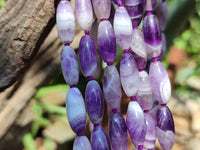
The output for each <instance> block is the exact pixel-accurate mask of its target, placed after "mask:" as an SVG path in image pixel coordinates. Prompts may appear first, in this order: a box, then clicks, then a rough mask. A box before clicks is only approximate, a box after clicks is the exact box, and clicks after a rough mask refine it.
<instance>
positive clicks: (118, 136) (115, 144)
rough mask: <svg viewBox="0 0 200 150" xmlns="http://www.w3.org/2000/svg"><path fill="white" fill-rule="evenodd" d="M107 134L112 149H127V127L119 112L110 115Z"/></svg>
mask: <svg viewBox="0 0 200 150" xmlns="http://www.w3.org/2000/svg"><path fill="white" fill-rule="evenodd" d="M109 135H110V142H111V146H112V149H113V150H127V147H128V135H127V127H126V123H125V120H124V118H123V116H122V115H121V114H120V113H114V114H113V115H112V116H111V118H110V124H109Z"/></svg>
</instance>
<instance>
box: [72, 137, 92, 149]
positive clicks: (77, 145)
mask: <svg viewBox="0 0 200 150" xmlns="http://www.w3.org/2000/svg"><path fill="white" fill-rule="evenodd" d="M81 149H84V150H92V147H91V144H90V142H89V140H88V138H87V137H86V136H78V137H76V139H75V141H74V145H73V150H81Z"/></svg>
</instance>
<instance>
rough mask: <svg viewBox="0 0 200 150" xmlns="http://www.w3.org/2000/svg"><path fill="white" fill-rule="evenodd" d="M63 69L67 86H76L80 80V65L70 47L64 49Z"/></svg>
mask: <svg viewBox="0 0 200 150" xmlns="http://www.w3.org/2000/svg"><path fill="white" fill-rule="evenodd" d="M61 67H62V72H63V76H64V78H65V81H66V82H67V84H69V85H76V84H77V83H78V80H79V65H78V60H77V56H76V53H75V52H74V50H73V48H71V47H70V46H64V47H63V49H62V52H61Z"/></svg>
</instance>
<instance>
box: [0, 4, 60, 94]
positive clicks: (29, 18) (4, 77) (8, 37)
mask: <svg viewBox="0 0 200 150" xmlns="http://www.w3.org/2000/svg"><path fill="white" fill-rule="evenodd" d="M57 3H58V0H8V1H7V3H6V5H5V7H4V8H2V9H1V10H0V29H1V30H0V39H1V40H0V54H1V57H0V91H2V90H4V89H5V88H6V87H8V86H10V85H11V84H13V83H14V82H15V81H16V80H17V78H18V77H19V75H20V73H21V72H22V70H23V69H24V68H25V67H26V65H27V64H28V63H29V62H30V61H31V60H32V58H33V56H34V55H35V54H36V52H37V51H38V49H39V47H40V46H41V44H42V42H43V41H44V39H45V37H46V36H47V35H48V33H49V32H50V31H51V29H52V28H53V26H54V24H55V8H56V6H57Z"/></svg>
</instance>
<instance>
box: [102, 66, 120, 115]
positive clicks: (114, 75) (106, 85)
mask: <svg viewBox="0 0 200 150" xmlns="http://www.w3.org/2000/svg"><path fill="white" fill-rule="evenodd" d="M103 92H104V97H105V100H106V103H107V105H108V109H109V110H110V112H112V109H117V112H120V104H121V96H122V92H121V84H120V78H119V73H118V71H117V68H116V67H115V66H113V65H112V66H107V67H106V68H105V70H104V74H103Z"/></svg>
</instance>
